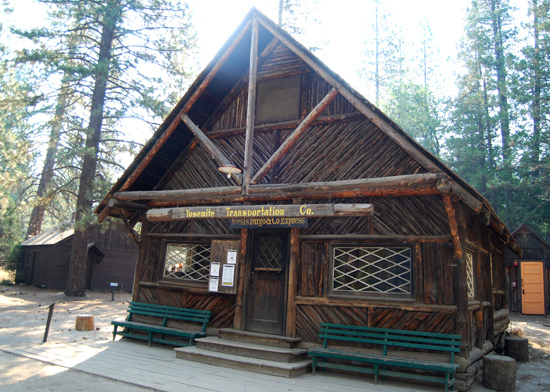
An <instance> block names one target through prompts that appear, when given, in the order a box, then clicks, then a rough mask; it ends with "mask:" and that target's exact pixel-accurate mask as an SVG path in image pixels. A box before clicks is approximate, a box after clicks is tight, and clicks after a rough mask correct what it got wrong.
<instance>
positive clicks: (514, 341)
mask: <svg viewBox="0 0 550 392" xmlns="http://www.w3.org/2000/svg"><path fill="white" fill-rule="evenodd" d="M504 355H507V356H509V357H512V358H514V359H515V360H516V361H517V362H527V361H529V341H528V340H527V339H526V338H519V337H512V336H509V337H507V338H506V339H504Z"/></svg>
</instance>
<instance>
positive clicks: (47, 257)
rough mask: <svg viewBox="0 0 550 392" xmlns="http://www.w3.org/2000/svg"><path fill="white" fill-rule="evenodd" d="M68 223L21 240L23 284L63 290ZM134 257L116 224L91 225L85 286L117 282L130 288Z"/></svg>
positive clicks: (128, 240)
mask: <svg viewBox="0 0 550 392" xmlns="http://www.w3.org/2000/svg"><path fill="white" fill-rule="evenodd" d="M73 233H74V229H73V227H72V226H71V225H68V224H67V225H60V226H56V227H53V228H51V229H48V230H46V231H44V232H42V233H40V234H39V235H37V236H35V237H32V238H30V239H28V240H26V241H24V242H23V243H22V244H21V247H22V249H23V268H24V276H25V280H24V281H25V284H27V285H32V286H36V287H47V288H52V289H62V290H64V289H65V288H66V285H67V278H68V276H69V263H70V259H71V248H72V244H73V242H72V238H73ZM136 260H137V246H136V244H135V242H134V240H133V239H132V238H131V237H130V235H129V234H128V231H127V229H126V228H124V227H123V226H122V225H120V224H111V225H110V227H109V228H107V229H105V228H102V227H101V226H100V225H98V224H95V225H94V226H93V227H92V230H91V233H90V238H89V244H88V262H87V266H86V288H87V289H88V290H110V289H111V288H110V284H111V283H118V285H119V286H118V287H119V289H121V290H125V291H131V290H132V283H133V279H134V271H135V266H136Z"/></svg>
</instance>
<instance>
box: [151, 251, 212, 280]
mask: <svg viewBox="0 0 550 392" xmlns="http://www.w3.org/2000/svg"><path fill="white" fill-rule="evenodd" d="M211 252H212V245H211V243H196V242H195V243H192V242H176V241H166V242H165V243H164V257H163V263H162V270H161V280H166V281H170V282H194V283H204V284H207V283H208V280H209V275H210V255H211Z"/></svg>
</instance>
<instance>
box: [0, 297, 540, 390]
mask: <svg viewBox="0 0 550 392" xmlns="http://www.w3.org/2000/svg"><path fill="white" fill-rule="evenodd" d="M111 297H112V295H111V293H107V292H89V293H88V295H87V297H84V298H68V297H65V296H64V295H63V293H61V292H59V291H52V290H45V289H39V288H35V287H27V286H0V374H2V377H1V378H0V391H1V392H3V391H6V392H7V391H9V392H13V391H15V392H18V391H29V390H38V389H40V390H43V391H58V392H59V391H60V392H64V391H94V392H95V391H98V390H99V391H101V390H103V391H111V390H116V391H120V392H126V391H140V390H143V391H145V390H148V391H151V390H153V391H156V390H158V391H178V392H179V391H181V390H185V391H186V392H187V391H235V392H237V391H238V392H242V391H273V392H279V391H293V392H306V391H316V392H324V391H327V392H328V391H335V390H340V391H358V392H359V391H361V392H368V391H381V392H385V391H387V392H390V391H401V392H402V391H436V390H437V391H438V390H441V389H440V388H437V389H434V388H427V387H423V386H415V385H411V384H410V383H408V382H397V383H393V382H383V383H380V384H378V385H374V384H373V382H372V380H368V379H367V380H365V379H362V378H360V377H349V376H341V375H336V374H333V373H332V374H331V373H330V372H329V373H326V374H318V375H316V376H312V375H311V374H308V375H304V376H301V377H298V378H293V379H284V378H279V377H272V376H265V375H258V374H255V373H247V372H242V371H238V370H232V369H225V368H220V367H216V366H211V365H205V364H196V363H193V362H188V361H183V360H180V359H176V358H175V354H174V353H173V351H172V350H171V349H170V348H168V347H160V346H158V347H151V348H149V347H147V345H146V344H141V343H140V342H124V341H119V340H118V339H119V338H117V341H115V342H112V327H111V324H110V322H111V320H113V319H116V318H121V319H122V318H124V317H125V316H126V309H127V306H128V301H129V300H130V294H128V293H116V294H115V300H114V301H112V300H111ZM52 303H55V307H54V314H53V318H52V324H51V329H50V333H49V337H48V342H47V343H42V338H43V336H44V329H45V325H46V319H47V315H48V310H49V306H50V305H51V304H52ZM79 314H91V315H94V318H95V327H96V329H95V330H94V331H88V332H80V331H75V330H74V325H75V320H76V316H77V315H79ZM512 319H513V323H512V328H513V329H517V330H520V329H521V331H522V333H523V334H524V335H525V337H527V338H529V342H530V356H531V361H530V362H528V363H525V364H519V365H518V377H517V382H516V386H517V390H518V391H520V392H527V391H528V392H531V391H550V377H548V374H549V372H550V326H547V325H544V324H543V321H544V318H543V317H541V316H523V315H516V314H514V315H512ZM473 391H474V392H483V391H487V389H485V388H483V387H482V386H481V385H480V384H477V385H475V386H474V388H473Z"/></svg>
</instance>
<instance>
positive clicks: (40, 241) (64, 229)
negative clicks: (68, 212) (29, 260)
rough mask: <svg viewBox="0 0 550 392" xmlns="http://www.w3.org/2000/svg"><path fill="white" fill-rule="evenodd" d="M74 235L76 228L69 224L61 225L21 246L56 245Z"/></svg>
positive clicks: (26, 241) (24, 242)
mask: <svg viewBox="0 0 550 392" xmlns="http://www.w3.org/2000/svg"><path fill="white" fill-rule="evenodd" d="M73 234H74V228H73V227H72V226H71V225H69V224H66V223H65V224H61V225H58V226H54V227H51V228H49V229H48V230H46V231H43V232H42V233H40V234H38V235H35V236H34V237H32V238H29V239H28V240H25V241H23V242H22V243H21V246H41V245H55V244H58V243H60V242H61V241H63V240H66V239H67V238H69V237H71V236H72V235H73Z"/></svg>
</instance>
